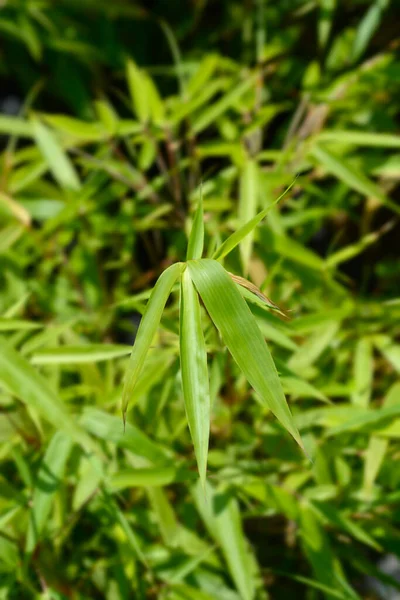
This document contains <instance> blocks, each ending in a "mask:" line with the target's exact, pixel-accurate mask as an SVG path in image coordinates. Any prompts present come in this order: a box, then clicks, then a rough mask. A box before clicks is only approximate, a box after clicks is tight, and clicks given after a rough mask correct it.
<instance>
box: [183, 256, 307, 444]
mask: <svg viewBox="0 0 400 600" xmlns="http://www.w3.org/2000/svg"><path fill="white" fill-rule="evenodd" d="M188 269H189V272H190V275H191V278H192V280H193V282H194V284H195V286H196V288H197V291H198V292H199V294H200V296H201V298H202V300H203V302H204V304H205V306H206V309H207V311H208V313H209V315H210V317H211V319H212V321H213V322H214V324H215V325H216V327H217V329H219V331H220V332H221V335H222V338H223V340H224V343H225V344H226V345H227V347H228V350H229V352H230V353H231V354H232V356H233V358H234V359H235V361H236V362H237V363H238V365H239V367H240V368H241V370H242V371H243V373H244V374H245V376H246V378H247V379H248V381H249V383H250V385H251V386H252V387H253V388H254V390H255V391H256V392H257V395H258V397H259V399H260V400H261V402H262V403H263V404H264V405H265V406H267V407H268V408H269V409H270V410H271V411H272V412H273V413H274V415H275V416H276V417H277V419H278V420H279V421H280V422H281V423H282V425H283V426H284V427H285V428H286V429H287V430H288V431H289V433H290V434H291V435H292V436H293V437H294V439H295V440H296V441H297V442H298V443H299V444H300V446H302V442H301V439H300V435H299V433H298V431H297V429H296V427H295V425H294V422H293V417H292V414H291V412H290V410H289V407H288V405H287V402H286V398H285V395H284V393H283V390H282V385H281V382H280V380H279V376H278V373H277V370H276V367H275V365H274V362H273V360H272V357H271V354H270V351H269V350H268V347H267V344H266V343H265V340H264V338H263V336H262V334H261V332H260V330H259V328H258V326H257V323H256V321H255V318H254V316H253V315H252V313H251V311H250V309H249V307H248V306H247V304H246V302H245V301H244V300H243V298H242V296H241V295H240V293H239V291H238V290H237V288H236V286H235V284H234V283H233V281H232V280H231V278H230V277H229V275H228V273H227V272H226V271H225V269H224V268H223V267H222V266H221V265H220V264H219V263H218V262H217V261H215V260H211V259H203V260H198V261H189V263H188Z"/></svg>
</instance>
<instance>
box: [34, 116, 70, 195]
mask: <svg viewBox="0 0 400 600" xmlns="http://www.w3.org/2000/svg"><path fill="white" fill-rule="evenodd" d="M32 126H33V131H34V135H35V139H36V142H37V145H38V146H39V149H40V151H41V153H42V154H43V156H44V158H45V159H46V161H47V164H48V166H49V168H50V171H51V172H52V174H53V176H54V178H55V179H56V181H57V182H58V183H59V184H60V186H61V187H63V188H66V189H70V190H79V189H80V187H81V184H80V181H79V178H78V174H77V173H76V171H75V167H74V166H73V164H72V162H71V161H70V159H69V158H68V156H67V154H65V152H64V150H63V149H62V147H61V145H60V144H59V143H58V141H57V139H56V137H55V135H54V134H53V133H52V132H51V131H50V129H48V128H47V127H46V126H45V125H43V123H41V122H40V121H38V120H37V119H34V120H33V122H32Z"/></svg>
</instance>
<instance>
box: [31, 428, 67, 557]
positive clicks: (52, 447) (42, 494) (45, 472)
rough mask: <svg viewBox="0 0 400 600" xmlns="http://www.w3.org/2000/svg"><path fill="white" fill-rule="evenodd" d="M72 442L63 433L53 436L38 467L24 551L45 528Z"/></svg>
mask: <svg viewBox="0 0 400 600" xmlns="http://www.w3.org/2000/svg"><path fill="white" fill-rule="evenodd" d="M71 449H72V441H71V439H70V438H69V437H66V436H65V434H64V433H62V432H61V431H58V432H57V433H55V434H54V436H53V438H52V439H51V442H50V444H49V446H48V447H47V450H46V453H45V455H44V458H43V462H42V464H41V466H40V469H39V473H38V476H37V481H36V484H35V489H34V491H33V498H32V510H31V513H30V520H29V526H28V533H27V539H26V551H27V552H29V553H30V552H32V551H33V550H34V548H35V546H36V544H37V543H38V541H39V539H40V537H41V534H42V532H43V530H44V528H45V526H46V523H47V521H48V517H49V514H50V511H51V506H52V503H53V497H54V494H55V492H56V491H57V489H58V487H59V485H60V483H61V480H62V478H63V475H64V470H65V464H66V462H67V459H68V456H69V454H70V452H71Z"/></svg>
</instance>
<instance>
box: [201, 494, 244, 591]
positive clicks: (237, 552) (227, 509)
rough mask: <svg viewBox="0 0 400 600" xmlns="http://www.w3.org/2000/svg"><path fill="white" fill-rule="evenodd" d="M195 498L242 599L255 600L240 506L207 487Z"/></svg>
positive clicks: (228, 497)
mask: <svg viewBox="0 0 400 600" xmlns="http://www.w3.org/2000/svg"><path fill="white" fill-rule="evenodd" d="M194 497H195V500H196V504H197V507H198V509H199V512H200V514H201V516H202V518H203V521H204V522H205V524H206V526H207V529H208V531H209V534H210V535H211V537H212V538H214V540H215V541H216V542H217V544H219V545H220V546H221V549H222V553H223V555H224V558H225V560H226V563H227V565H228V568H229V573H230V575H231V577H232V579H233V581H234V582H235V585H236V588H237V589H238V591H239V593H240V595H241V597H242V598H243V599H244V600H252V599H253V598H254V594H255V581H254V575H253V573H252V564H251V561H250V554H249V549H248V545H247V542H246V539H245V536H244V533H243V528H242V523H241V518H240V511H239V505H238V503H237V501H236V499H235V498H233V497H232V495H231V494H229V493H228V492H225V491H219V490H218V491H217V490H215V489H214V488H212V487H211V485H210V484H207V486H206V490H205V491H204V490H203V489H202V487H200V486H196V488H195V489H194Z"/></svg>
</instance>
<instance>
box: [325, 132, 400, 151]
mask: <svg viewBox="0 0 400 600" xmlns="http://www.w3.org/2000/svg"><path fill="white" fill-rule="evenodd" d="M317 140H318V142H337V143H338V144H352V145H354V146H369V147H376V148H400V138H399V136H398V135H392V134H390V133H371V132H369V131H352V130H342V129H325V131H321V133H320V134H318V138H317Z"/></svg>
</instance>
